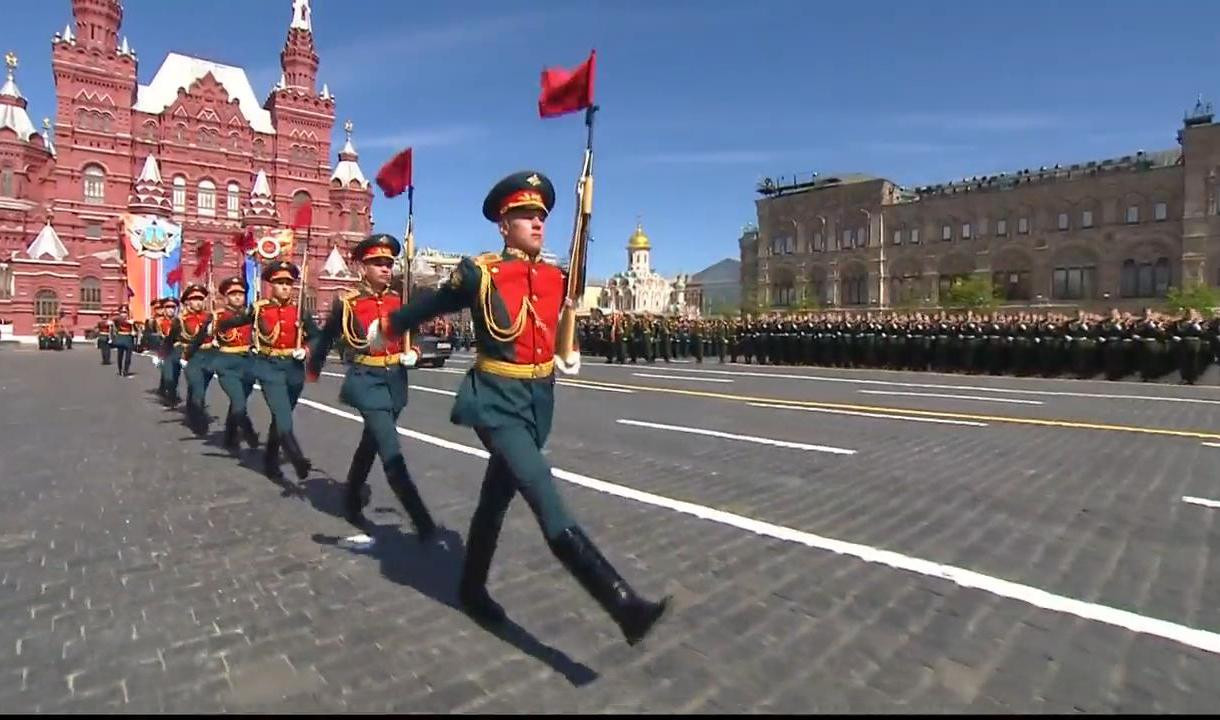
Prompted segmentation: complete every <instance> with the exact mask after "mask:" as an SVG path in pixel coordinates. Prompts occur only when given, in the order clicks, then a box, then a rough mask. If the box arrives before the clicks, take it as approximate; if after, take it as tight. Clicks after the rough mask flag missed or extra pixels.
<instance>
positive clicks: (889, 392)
mask: <svg viewBox="0 0 1220 720" xmlns="http://www.w3.org/2000/svg"><path fill="white" fill-rule="evenodd" d="M856 392H858V393H863V394H865V395H907V396H910V397H929V398H951V399H953V400H982V401H983V402H998V403H1013V404H1018V405H1041V404H1042V401H1041V400H1017V399H1016V398H993V397H979V396H978V395H950V394H948V393H918V392H902V391H901V390H857V391H856Z"/></svg>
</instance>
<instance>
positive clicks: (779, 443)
mask: <svg viewBox="0 0 1220 720" xmlns="http://www.w3.org/2000/svg"><path fill="white" fill-rule="evenodd" d="M617 422H618V423H619V424H620V425H635V426H637V427H646V428H655V429H657V430H673V431H674V432H682V433H690V434H691V435H706V436H708V437H716V438H724V439H726V440H742V441H745V442H752V443H758V444H759V445H773V446H775V447H782V448H793V449H796V450H811V451H813V452H824V453H831V454H834V455H855V454H856V451H855V450H848V449H847V448H839V447H831V446H830V445H810V444H808V443H801V442H792V441H789V440H773V439H771V438H765V437H758V436H756V435H736V434H734V433H726V432H720V431H719V430H704V429H703V428H693V427H684V426H682V425H663V424H661V423H652V422H644V421H643V420H624V419H621V418H620V419H619V420H618V421H617Z"/></svg>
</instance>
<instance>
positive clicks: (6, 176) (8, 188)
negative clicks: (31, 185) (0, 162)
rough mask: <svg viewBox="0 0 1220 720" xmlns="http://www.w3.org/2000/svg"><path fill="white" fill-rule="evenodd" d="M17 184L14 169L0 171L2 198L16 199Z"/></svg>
mask: <svg viewBox="0 0 1220 720" xmlns="http://www.w3.org/2000/svg"><path fill="white" fill-rule="evenodd" d="M16 191H17V183H16V181H15V180H14V178H13V169H12V168H10V167H6V168H4V169H0V197H16Z"/></svg>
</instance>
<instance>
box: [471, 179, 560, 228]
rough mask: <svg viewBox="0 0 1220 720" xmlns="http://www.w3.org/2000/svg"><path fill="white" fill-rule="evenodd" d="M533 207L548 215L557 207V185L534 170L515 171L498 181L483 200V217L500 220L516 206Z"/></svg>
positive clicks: (495, 220)
mask: <svg viewBox="0 0 1220 720" xmlns="http://www.w3.org/2000/svg"><path fill="white" fill-rule="evenodd" d="M522 207H532V208H538V209H539V210H543V211H545V212H546V213H547V214H548V215H549V214H550V212H551V208H553V207H555V186H554V185H552V184H551V180H550V178H548V177H547V176H546V175H543V174H542V173H540V172H535V171H533V170H522V171H521V172H516V173H513V174H512V175H509V176H508V177H506V178H504V179H503V180H501V181H500V182H498V183H496V184H495V186H494V187H492V189H491V192H489V193H487V197H486V198H484V200H483V217H485V218H487V219H488V220H490V221H492V222H500V218H501V217H503V216H504V213H505V212H507V211H509V210H512V209H514V208H522Z"/></svg>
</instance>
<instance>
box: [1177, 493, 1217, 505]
mask: <svg viewBox="0 0 1220 720" xmlns="http://www.w3.org/2000/svg"><path fill="white" fill-rule="evenodd" d="M1182 502H1185V503H1190V504H1191V505H1202V506H1203V507H1209V508H1220V500H1208V499H1207V498H1197V497H1190V496H1189V495H1183V496H1182Z"/></svg>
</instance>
